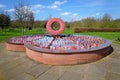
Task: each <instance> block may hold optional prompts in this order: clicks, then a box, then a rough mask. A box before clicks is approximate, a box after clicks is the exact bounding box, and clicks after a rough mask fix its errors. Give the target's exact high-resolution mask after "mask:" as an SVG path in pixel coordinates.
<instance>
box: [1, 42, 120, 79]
mask: <svg viewBox="0 0 120 80" xmlns="http://www.w3.org/2000/svg"><path fill="white" fill-rule="evenodd" d="M112 47H113V48H114V51H113V52H112V53H111V54H110V55H108V56H107V57H105V58H103V59H101V60H99V61H96V62H93V63H89V64H79V65H69V66H51V65H44V64H42V63H38V62H36V61H33V60H31V59H29V58H28V57H27V56H26V55H25V52H12V51H8V50H6V48H5V43H0V80H120V45H118V44H113V45H112Z"/></svg>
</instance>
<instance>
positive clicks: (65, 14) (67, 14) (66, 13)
mask: <svg viewBox="0 0 120 80" xmlns="http://www.w3.org/2000/svg"><path fill="white" fill-rule="evenodd" d="M70 14H71V13H70V12H64V13H61V15H62V16H69V15H70Z"/></svg>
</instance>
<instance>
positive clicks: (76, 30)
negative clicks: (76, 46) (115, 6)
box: [74, 28, 120, 33]
mask: <svg viewBox="0 0 120 80" xmlns="http://www.w3.org/2000/svg"><path fill="white" fill-rule="evenodd" d="M80 32H120V28H74V33H80Z"/></svg>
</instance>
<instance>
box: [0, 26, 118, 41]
mask: <svg viewBox="0 0 120 80" xmlns="http://www.w3.org/2000/svg"><path fill="white" fill-rule="evenodd" d="M44 33H46V29H40V28H34V29H33V30H31V31H29V30H28V29H26V31H25V35H32V34H44ZM63 34H75V33H74V32H73V29H72V28H66V29H65V31H64V32H63ZM76 34H82V35H91V36H98V37H102V38H106V39H110V40H113V41H114V40H116V39H117V38H120V32H83V33H76ZM15 36H22V31H21V29H14V30H13V31H10V30H9V29H7V30H6V31H5V32H2V31H0V42H3V41H5V40H6V39H8V38H11V37H15Z"/></svg>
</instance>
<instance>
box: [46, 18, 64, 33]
mask: <svg viewBox="0 0 120 80" xmlns="http://www.w3.org/2000/svg"><path fill="white" fill-rule="evenodd" d="M55 22H57V23H59V24H60V29H59V30H54V29H53V28H52V25H53V23H55ZM46 27H47V30H48V32H49V33H50V34H52V35H60V34H62V32H63V31H64V30H65V27H66V26H65V23H64V21H63V20H62V19H60V18H52V19H50V20H49V21H48V22H47V26H46Z"/></svg>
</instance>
